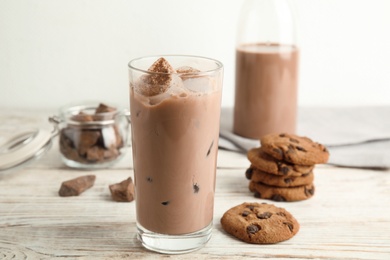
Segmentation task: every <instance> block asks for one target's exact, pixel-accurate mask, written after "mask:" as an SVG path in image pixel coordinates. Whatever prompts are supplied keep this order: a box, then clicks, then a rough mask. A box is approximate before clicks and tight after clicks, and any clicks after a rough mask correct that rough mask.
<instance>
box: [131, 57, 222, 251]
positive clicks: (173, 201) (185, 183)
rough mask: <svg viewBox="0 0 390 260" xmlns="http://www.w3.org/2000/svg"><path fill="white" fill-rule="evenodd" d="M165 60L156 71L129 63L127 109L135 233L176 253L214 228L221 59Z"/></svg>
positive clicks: (197, 243)
mask: <svg viewBox="0 0 390 260" xmlns="http://www.w3.org/2000/svg"><path fill="white" fill-rule="evenodd" d="M157 58H158V57H157ZM145 59H146V58H145ZM166 59H167V60H168V61H169V63H171V64H172V67H171V65H170V64H169V63H167V62H166V61H164V62H163V63H161V64H163V65H162V67H164V68H167V69H166V70H164V68H162V69H161V68H160V69H159V68H157V71H158V72H149V71H143V70H140V71H137V70H136V69H134V67H136V66H138V65H137V64H136V62H135V63H134V64H133V65H131V64H132V63H130V111H131V127H132V145H133V161H134V176H135V187H136V213H137V227H138V238H139V239H140V240H141V242H142V244H143V245H144V246H145V247H146V248H149V249H151V250H154V251H158V252H164V253H173V254H175V253H183V252H188V251H192V250H195V249H197V248H199V247H201V246H202V245H204V244H205V243H206V242H207V241H208V240H209V238H210V235H211V227H212V220H213V208H214V190H215V172H216V163H217V151H218V137H219V119H220V104H221V91H222V65H221V64H220V63H219V62H216V61H214V60H208V59H206V58H200V57H191V56H190V57H187V58H186V57H184V58H183V57H181V56H172V57H169V56H168V57H166ZM160 60H161V59H160ZM153 61H154V60H151V61H150V62H153ZM205 62H206V63H207V64H208V65H207V64H206V65H207V66H206V67H204V64H203V63H205ZM209 63H210V64H209ZM202 64H203V65H202ZM183 65H189V66H191V67H189V66H185V67H183ZM178 66H181V67H180V68H178ZM152 67H153V66H152ZM155 67H156V66H155ZM161 71H163V72H161ZM145 82H146V83H147V84H146V85H145ZM145 86H146V87H145ZM153 88H154V89H155V90H156V91H154V90H153V91H150V90H151V89H153ZM160 92H161V93H160ZM156 93H157V94H156Z"/></svg>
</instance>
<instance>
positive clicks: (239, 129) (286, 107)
mask: <svg viewBox="0 0 390 260" xmlns="http://www.w3.org/2000/svg"><path fill="white" fill-rule="evenodd" d="M298 57H299V51H298V49H297V48H296V47H295V46H293V45H279V44H265V43H264V44H263V43H255V44H243V45H240V46H238V47H237V50H236V92H235V105H234V126H233V131H234V133H236V134H237V135H240V136H244V137H247V138H252V139H259V138H260V137H261V136H263V135H265V134H269V133H275V132H287V133H295V130H296V117H297V81H298Z"/></svg>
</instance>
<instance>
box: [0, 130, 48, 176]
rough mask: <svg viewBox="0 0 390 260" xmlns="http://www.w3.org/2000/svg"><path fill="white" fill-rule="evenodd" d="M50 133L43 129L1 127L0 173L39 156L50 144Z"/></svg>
mask: <svg viewBox="0 0 390 260" xmlns="http://www.w3.org/2000/svg"><path fill="white" fill-rule="evenodd" d="M51 139H52V134H51V132H50V131H48V130H45V129H37V128H29V129H15V128H9V129H2V131H1V135H0V173H1V172H5V171H8V170H11V169H14V168H16V167H19V166H24V165H25V164H26V163H28V162H30V161H32V160H34V159H37V158H39V157H40V156H41V155H42V154H44V153H45V152H46V151H47V150H48V149H49V148H50V146H51V143H52V142H51Z"/></svg>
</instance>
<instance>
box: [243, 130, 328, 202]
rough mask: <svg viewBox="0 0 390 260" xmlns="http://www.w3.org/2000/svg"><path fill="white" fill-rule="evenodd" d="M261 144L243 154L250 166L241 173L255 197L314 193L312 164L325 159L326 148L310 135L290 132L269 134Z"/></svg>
mask: <svg viewBox="0 0 390 260" xmlns="http://www.w3.org/2000/svg"><path fill="white" fill-rule="evenodd" d="M260 142H261V147H260V148H254V149H252V150H250V151H249V152H248V154H247V156H248V160H249V161H250V162H251V166H250V167H249V168H248V169H247V171H246V173H245V175H246V177H247V179H249V180H251V182H250V183H249V190H250V191H251V192H254V195H255V197H258V198H263V199H270V200H275V201H299V200H305V199H308V198H310V197H312V196H313V195H314V191H315V187H314V183H313V180H314V174H313V169H314V167H315V165H316V164H320V163H326V162H327V161H328V159H329V152H328V150H327V149H326V147H325V146H324V145H322V144H319V143H316V142H313V141H312V140H311V139H310V138H307V137H300V136H297V135H293V134H269V135H266V136H264V137H262V138H261V139H260Z"/></svg>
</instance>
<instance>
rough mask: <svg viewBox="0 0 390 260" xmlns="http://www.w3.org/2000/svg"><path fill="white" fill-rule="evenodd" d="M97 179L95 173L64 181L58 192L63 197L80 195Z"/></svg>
mask: <svg viewBox="0 0 390 260" xmlns="http://www.w3.org/2000/svg"><path fill="white" fill-rule="evenodd" d="M95 179H96V176H95V175H85V176H80V177H77V178H75V179H71V180H68V181H64V182H63V183H62V184H61V188H60V190H59V192H58V194H59V195H60V196H61V197H68V196H78V195H80V194H81V193H83V192H84V191H86V190H87V189H89V188H91V187H92V186H93V185H94V183H95Z"/></svg>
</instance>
